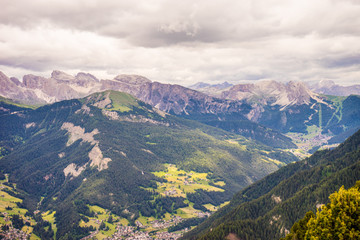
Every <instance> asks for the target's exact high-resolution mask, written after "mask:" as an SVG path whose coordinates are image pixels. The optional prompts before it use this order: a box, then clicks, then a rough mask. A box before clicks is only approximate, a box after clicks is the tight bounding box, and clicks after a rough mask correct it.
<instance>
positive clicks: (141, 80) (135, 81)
mask: <svg viewBox="0 0 360 240" xmlns="http://www.w3.org/2000/svg"><path fill="white" fill-rule="evenodd" d="M114 80H116V81H119V82H122V83H127V84H131V85H142V84H145V83H151V81H150V80H149V79H147V78H146V77H143V76H139V75H127V74H121V75H118V76H116V77H115V78H114Z"/></svg>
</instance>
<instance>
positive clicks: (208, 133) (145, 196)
mask: <svg viewBox="0 0 360 240" xmlns="http://www.w3.org/2000/svg"><path fill="white" fill-rule="evenodd" d="M192 88H197V89H198V90H199V91H198V90H193V89H190V88H186V87H183V86H180V85H172V84H162V83H158V82H152V81H150V80H149V79H147V78H145V77H142V76H137V75H118V76H116V77H115V78H114V79H111V80H109V79H106V80H99V79H97V78H96V77H95V76H93V75H91V74H88V73H78V74H77V75H75V76H72V75H69V74H66V73H64V72H61V71H53V73H52V74H51V77H50V78H44V77H39V76H35V75H25V76H24V77H23V79H22V81H19V80H18V79H16V78H9V77H7V76H6V75H5V74H3V73H2V72H0V95H2V96H3V97H0V169H1V171H0V184H1V185H0V186H1V188H0V195H1V196H3V197H2V198H0V210H1V212H3V213H1V214H0V222H1V223H2V222H5V223H6V224H8V223H9V221H11V222H12V225H14V226H18V223H19V221H20V222H21V220H19V219H21V218H22V219H25V220H27V221H28V225H27V226H29V227H31V230H30V231H32V233H33V234H34V236H35V235H36V236H38V237H40V238H43V239H51V238H56V239H81V238H83V237H85V236H88V235H89V234H91V236H94V237H96V238H100V239H103V238H105V237H106V236H108V237H110V236H115V235H116V236H130V235H126V234H130V233H131V234H133V237H135V236H136V237H138V238H141V239H150V238H152V237H155V238H163V237H164V235H163V234H168V235H166V236H167V237H169V238H177V237H179V236H180V235H181V234H183V233H185V232H186V231H187V230H186V229H187V228H188V227H190V226H195V225H198V224H199V223H200V222H202V221H204V222H203V223H202V224H200V225H199V226H198V227H197V228H195V229H194V230H192V231H190V232H189V233H186V234H185V235H184V239H197V238H200V239H224V238H233V239H257V238H260V239H277V238H280V237H283V236H284V235H285V234H286V233H287V232H288V230H289V229H290V228H291V226H292V224H294V222H295V221H297V220H298V219H300V218H302V217H303V216H304V214H305V212H306V211H308V210H315V209H316V208H317V205H321V204H324V203H326V201H327V200H328V199H327V197H328V195H329V194H330V193H331V192H333V191H335V190H337V188H338V187H339V186H340V185H346V187H349V186H352V185H353V184H354V183H355V181H356V180H358V177H357V176H358V174H357V173H358V172H359V169H358V159H359V156H358V153H359V149H358V146H359V139H360V137H359V136H360V133H359V132H358V133H356V134H355V135H353V136H352V137H350V138H349V139H348V140H347V141H346V142H345V143H343V144H341V145H340V146H339V147H337V148H335V149H333V150H323V151H318V152H316V153H315V154H314V155H312V156H311V157H309V158H306V159H305V160H302V161H298V160H299V159H298V158H297V157H296V156H295V155H298V156H301V157H304V156H306V155H308V154H309V153H310V152H315V151H316V150H317V149H318V148H319V147H320V146H328V147H331V148H334V147H335V146H336V145H337V144H339V143H341V142H343V141H344V140H345V139H346V138H348V137H349V136H350V135H352V134H354V133H355V132H356V131H357V130H358V129H359V128H360V118H359V116H360V96H357V95H350V96H332V95H324V94H318V93H315V92H314V91H312V90H311V88H309V87H308V86H307V85H305V84H303V83H299V82H289V83H285V84H284V83H279V82H276V81H266V82H259V83H255V84H239V85H231V84H228V83H224V84H219V85H213V86H212V85H206V84H197V85H195V86H192ZM203 89H207V91H209V92H210V91H212V92H213V93H212V94H210V93H209V92H208V93H205V92H200V91H202V90H203ZM294 154H295V155H294ZM278 169H279V170H278ZM277 170H278V171H277ZM251 184H252V185H251ZM249 185H250V186H249ZM239 191H240V192H239ZM233 194H235V195H234V197H233V198H232V200H231V201H230V203H229V204H228V200H230V199H231V197H232V196H233ZM6 204H7V205H6ZM223 206H225V207H223ZM294 206H297V207H296V208H295V207H294ZM221 207H222V208H221ZM219 208H220V210H219V211H217V212H216V213H215V214H213V215H212V216H211V217H210V218H208V219H206V216H209V215H211V213H210V212H214V211H215V210H217V209H219ZM15 213H19V215H20V216H18V217H17V218H16V217H14V216H13V215H14V214H15ZM8 214H10V215H12V216H13V217H12V218H11V219H9V218H8V217H7V215H8ZM119 223H121V225H119ZM176 224H177V225H176ZM20 226H21V224H20ZM119 226H122V227H119ZM4 229H5V228H4ZM4 229H3V230H4ZM137 229H141V231H137ZM211 229H212V230H211ZM5 230H11V228H10V229H9V228H8V229H5ZM5 230H4V231H5ZM179 231H180V232H179ZM172 232H175V233H172ZM121 234H125V235H121ZM173 234H175V235H173ZM176 234H178V235H176ZM0 236H1V234H0Z"/></svg>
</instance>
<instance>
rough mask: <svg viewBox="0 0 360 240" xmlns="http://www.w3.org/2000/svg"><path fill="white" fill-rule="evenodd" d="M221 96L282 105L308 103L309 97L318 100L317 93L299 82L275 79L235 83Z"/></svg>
mask: <svg viewBox="0 0 360 240" xmlns="http://www.w3.org/2000/svg"><path fill="white" fill-rule="evenodd" d="M222 98H226V99H231V100H246V101H248V102H257V103H260V104H269V105H280V106H283V107H285V106H290V105H302V104H310V102H311V99H316V100H320V99H319V97H318V95H317V94H315V93H313V92H312V91H311V90H310V89H309V88H308V87H306V86H305V85H304V84H303V83H301V82H289V83H287V84H283V83H279V82H276V81H264V82H260V83H256V84H239V85H235V86H233V87H232V88H230V89H229V90H227V91H224V92H223V93H222Z"/></svg>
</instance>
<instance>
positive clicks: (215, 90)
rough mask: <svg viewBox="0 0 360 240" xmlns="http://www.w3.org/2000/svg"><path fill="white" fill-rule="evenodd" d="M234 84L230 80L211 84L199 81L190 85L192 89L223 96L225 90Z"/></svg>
mask: <svg viewBox="0 0 360 240" xmlns="http://www.w3.org/2000/svg"><path fill="white" fill-rule="evenodd" d="M232 86H233V84H231V83H228V82H223V83H218V84H209V83H203V82H199V83H196V84H194V85H191V86H189V88H190V89H194V90H197V91H199V92H202V93H205V94H207V95H210V96H213V97H221V94H222V92H223V91H224V90H226V89H228V88H230V87H232Z"/></svg>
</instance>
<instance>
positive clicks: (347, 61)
mask: <svg viewBox="0 0 360 240" xmlns="http://www.w3.org/2000/svg"><path fill="white" fill-rule="evenodd" d="M321 64H322V65H323V66H325V67H327V68H344V67H345V68H346V67H353V66H360V54H358V55H349V56H340V57H331V58H326V59H322V60H321Z"/></svg>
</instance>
